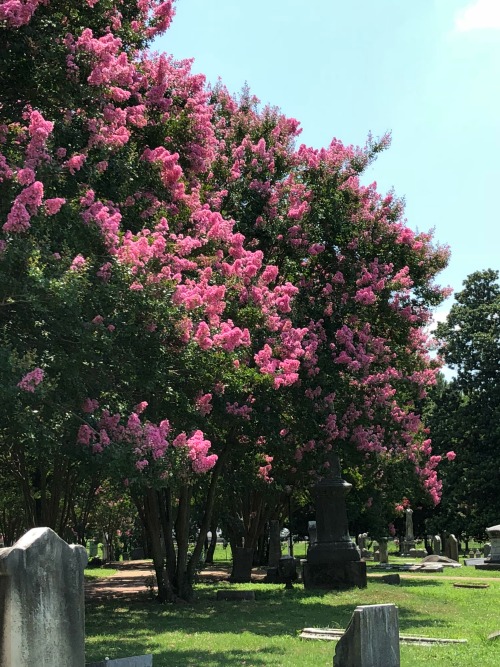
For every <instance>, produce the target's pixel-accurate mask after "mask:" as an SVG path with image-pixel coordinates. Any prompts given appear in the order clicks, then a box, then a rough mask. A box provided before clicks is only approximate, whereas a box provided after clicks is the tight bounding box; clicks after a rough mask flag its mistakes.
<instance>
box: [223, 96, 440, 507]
mask: <svg viewBox="0 0 500 667" xmlns="http://www.w3.org/2000/svg"><path fill="white" fill-rule="evenodd" d="M213 100H214V103H215V104H216V105H217V110H218V113H219V116H220V118H219V120H218V122H217V125H216V127H217V134H218V136H219V139H220V143H219V146H222V147H223V150H222V151H221V153H220V154H219V156H218V158H217V160H216V163H215V166H214V168H213V170H212V172H213V178H214V180H218V182H219V184H220V185H219V187H220V188H221V197H222V198H221V202H220V210H221V212H222V214H223V215H224V216H231V217H234V219H235V220H236V222H237V226H238V229H239V230H240V231H241V232H242V233H243V234H245V236H246V238H247V240H248V241H249V242H251V244H252V246H253V247H255V248H259V249H261V250H262V252H263V253H264V255H265V256H266V258H267V259H268V262H269V263H270V264H272V265H274V266H275V267H276V271H279V272H280V273H281V274H282V275H284V276H286V277H287V278H288V279H289V280H290V283H291V284H293V286H294V287H295V288H296V289H297V291H296V292H294V293H292V292H289V293H287V294H283V296H282V298H281V300H280V306H281V307H282V308H283V309H284V310H286V311H288V313H289V321H288V322H287V323H286V324H283V325H282V326H281V328H280V326H277V328H276V336H275V337H274V340H272V341H271V340H267V341H266V342H265V344H264V346H263V348H262V350H261V351H259V352H258V353H256V354H255V356H254V361H255V363H256V364H257V367H258V368H259V369H260V372H261V373H262V374H264V375H267V376H269V377H270V378H272V382H273V386H274V388H275V389H276V390H278V389H280V390H282V391H283V389H285V391H286V392H287V393H288V394H289V406H290V408H289V409H288V411H286V410H285V411H284V412H283V413H282V424H281V428H280V429H279V431H278V432H277V433H275V435H276V436H277V437H275V438H271V439H270V442H273V443H275V444H274V446H275V447H276V443H278V442H279V443H280V446H279V450H276V451H277V452H278V451H279V452H280V453H279V454H278V455H277V456H274V461H273V462H272V465H271V468H270V469H269V476H273V477H274V478H275V480H276V479H277V478H278V477H279V475H278V474H277V473H278V471H279V469H280V467H281V468H282V467H283V465H285V468H286V469H282V479H285V481H286V482H287V484H289V483H290V481H291V480H293V478H294V475H299V476H300V475H301V474H303V473H305V474H306V478H307V476H309V479H311V475H312V478H313V479H314V476H315V475H317V474H319V475H321V474H324V473H325V471H328V465H329V461H328V459H329V457H330V456H331V454H332V453H336V454H338V455H340V457H341V459H342V462H343V467H344V470H345V471H346V474H347V475H348V476H350V478H351V479H352V481H354V482H355V486H356V489H357V491H358V494H357V495H356V494H353V496H354V497H355V498H356V501H357V502H358V503H361V502H362V503H364V504H366V507H367V509H370V512H371V513H372V514H373V515H380V514H381V510H382V509H383V510H384V512H383V515H385V516H386V517H387V518H389V517H390V515H391V513H392V514H393V513H394V508H395V506H396V505H397V504H398V503H399V501H400V499H401V498H402V497H404V496H409V497H412V499H413V501H414V502H422V501H425V499H426V498H427V499H428V500H430V501H431V503H433V504H436V503H437V502H438V501H439V497H440V488H441V487H440V482H439V480H438V477H437V472H436V467H437V465H438V463H439V460H440V459H439V457H436V456H433V455H432V446H431V440H430V437H429V433H428V430H427V429H426V427H425V425H424V423H423V422H422V419H421V417H420V412H421V408H422V401H423V400H424V398H425V395H426V392H427V390H428V388H429V387H432V386H433V385H434V384H435V382H436V374H437V372H438V369H439V366H440V362H439V360H436V359H432V358H431V357H430V354H429V353H430V350H431V347H432V344H433V341H432V339H431V338H430V337H429V336H428V334H427V333H426V327H427V325H428V323H429V320H430V317H431V312H432V308H433V307H435V306H437V305H438V304H439V303H440V302H441V301H442V300H443V299H444V298H445V297H446V296H447V294H448V290H446V289H442V288H440V287H439V286H438V285H436V283H435V277H436V275H437V274H438V273H439V271H440V270H442V268H444V266H446V263H447V258H448V251H447V249H446V248H443V247H439V246H435V245H433V243H432V235H431V234H428V233H419V234H416V233H414V232H413V231H412V230H411V229H409V228H408V227H407V226H406V224H405V221H404V218H403V206H402V204H401V202H400V201H399V200H397V199H396V198H395V196H394V195H393V194H392V193H389V194H387V195H380V194H379V193H378V192H377V190H376V185H375V184H371V185H363V183H362V180H361V177H362V174H363V171H364V170H365V168H366V167H367V166H368V165H369V164H370V162H371V161H372V160H373V159H374V158H375V157H376V155H377V153H378V152H380V151H381V150H384V149H385V148H386V147H387V146H388V143H389V139H388V137H383V138H382V139H381V140H379V141H374V140H372V139H370V140H369V141H368V143H367V145H366V147H365V148H362V149H356V148H353V147H350V146H344V145H343V144H341V142H339V141H338V140H334V141H332V143H331V144H330V146H329V147H328V148H326V149H322V150H314V149H311V148H308V147H306V146H299V147H298V148H295V147H294V145H295V144H296V142H297V137H298V134H299V131H300V130H299V128H298V124H297V122H296V121H294V120H292V119H287V118H285V117H283V116H281V115H280V114H279V113H278V112H277V111H276V110H274V109H269V108H266V109H264V110H263V111H259V110H258V107H257V106H256V103H255V100H253V99H252V98H251V97H250V96H249V95H244V96H243V98H242V99H241V100H240V102H239V104H237V103H236V102H235V100H234V99H232V98H231V97H230V96H229V95H228V94H227V92H226V91H225V90H224V89H223V88H219V89H217V90H215V91H214V93H213ZM263 307H264V308H265V304H263ZM283 350H286V353H287V360H286V362H285V363H283V362H281V361H280V360H279V359H278V358H277V356H278V354H282V352H283ZM292 377H294V379H293V380H292V379H291V378H292ZM288 380H290V381H288ZM264 409H265V406H264ZM254 410H257V407H256V406H254ZM284 441H286V444H285V442H284ZM267 453H268V454H269V455H273V451H272V449H271V450H270V451H268V452H267ZM284 453H286V455H284ZM271 470H272V471H273V472H271ZM301 471H302V472H301ZM273 473H274V474H273ZM301 479H304V477H303V476H302V478H301ZM395 480H397V481H395ZM297 483H299V482H297ZM302 484H303V482H302Z"/></svg>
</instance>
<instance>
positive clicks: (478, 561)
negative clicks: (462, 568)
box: [464, 558, 484, 566]
mask: <svg viewBox="0 0 500 667" xmlns="http://www.w3.org/2000/svg"><path fill="white" fill-rule="evenodd" d="M483 564H484V558H465V559H464V565H468V566H471V565H483Z"/></svg>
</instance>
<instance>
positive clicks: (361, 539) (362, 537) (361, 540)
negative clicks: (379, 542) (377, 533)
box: [358, 533, 368, 551]
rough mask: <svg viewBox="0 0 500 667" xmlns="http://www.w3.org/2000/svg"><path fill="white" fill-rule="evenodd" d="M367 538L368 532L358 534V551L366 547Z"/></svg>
mask: <svg viewBox="0 0 500 667" xmlns="http://www.w3.org/2000/svg"><path fill="white" fill-rule="evenodd" d="M367 540H368V533H360V534H359V535H358V548H359V550H360V551H363V549H366V542H367Z"/></svg>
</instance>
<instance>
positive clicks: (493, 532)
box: [476, 524, 500, 570]
mask: <svg viewBox="0 0 500 667" xmlns="http://www.w3.org/2000/svg"><path fill="white" fill-rule="evenodd" d="M486 532H487V533H488V537H489V538H490V543H491V547H490V552H489V554H488V557H487V558H485V559H484V563H483V564H482V565H476V570H500V524H499V525H498V526H491V527H490V528H486ZM484 546H485V554H486V544H485V545H484Z"/></svg>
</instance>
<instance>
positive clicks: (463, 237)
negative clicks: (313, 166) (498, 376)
mask: <svg viewBox="0 0 500 667" xmlns="http://www.w3.org/2000/svg"><path fill="white" fill-rule="evenodd" d="M176 8H177V14H176V17H175V18H174V21H173V24H172V26H171V28H170V29H169V30H168V32H167V33H166V34H165V35H164V36H162V37H161V38H160V39H159V40H157V42H156V43H155V48H156V49H157V50H159V51H164V52H167V53H172V54H173V55H174V56H175V57H176V58H178V59H181V58H194V65H193V70H194V71H195V72H203V73H204V74H205V75H206V77H207V80H208V81H209V82H212V83H215V82H216V81H217V79H218V77H220V78H221V79H222V82H223V83H224V84H225V85H226V86H227V88H228V89H229V90H230V91H231V92H235V93H236V92H239V91H240V90H241V88H242V86H243V85H244V84H245V82H247V83H248V84H249V86H250V89H251V91H252V93H253V94H255V95H256V96H257V97H258V98H259V99H260V100H261V101H262V103H263V104H267V103H269V104H272V105H275V106H278V107H280V108H281V110H282V111H283V113H285V114H286V115H288V116H292V117H294V118H297V119H298V120H299V121H300V123H301V125H302V128H303V132H302V135H301V137H300V142H302V143H305V144H308V145H311V146H314V147H316V148H319V147H321V146H325V145H327V144H328V143H329V142H330V141H331V139H332V138H333V137H337V138H338V139H340V140H341V141H343V142H344V143H347V144H351V143H352V144H364V142H365V139H366V137H367V135H368V133H369V132H370V131H371V132H372V133H373V135H374V136H380V135H381V134H383V133H384V132H386V131H388V130H389V131H391V132H392V146H391V148H390V149H389V150H388V151H386V152H385V153H384V154H382V155H381V156H380V157H379V159H378V160H377V162H376V163H375V164H374V165H373V167H371V169H370V172H369V174H368V179H369V180H370V181H377V183H378V187H379V190H381V191H386V190H388V189H390V188H394V190H395V192H396V194H397V195H398V196H403V197H404V198H405V200H406V215H407V219H408V224H409V226H410V227H412V228H413V229H418V230H420V231H427V230H429V229H431V228H434V229H435V238H436V240H437V241H439V242H440V243H445V244H447V245H449V246H450V248H451V252H452V256H451V261H450V265H449V268H447V269H446V271H444V272H443V273H442V274H441V280H440V282H441V284H445V285H451V286H452V287H453V288H454V289H455V290H460V288H461V286H462V281H463V280H464V279H465V277H466V276H467V275H468V274H470V273H472V272H473V271H477V270H482V269H487V268H492V269H498V268H500V221H499V209H498V208H497V206H498V204H497V203H496V198H497V197H500V162H499V156H500V132H499V130H500V76H499V74H500V0H418V1H417V2H410V1H408V0H343V1H342V2H340V1H339V0H308V2H305V1H304V0H252V2H244V1H243V0H177V3H176ZM451 302H452V300H450V301H449V302H448V304H447V306H448V307H449V305H450V303H451ZM445 310H446V308H445V309H444V310H443V312H442V313H438V317H439V315H441V316H442V315H443V314H444V311H445Z"/></svg>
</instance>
